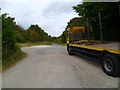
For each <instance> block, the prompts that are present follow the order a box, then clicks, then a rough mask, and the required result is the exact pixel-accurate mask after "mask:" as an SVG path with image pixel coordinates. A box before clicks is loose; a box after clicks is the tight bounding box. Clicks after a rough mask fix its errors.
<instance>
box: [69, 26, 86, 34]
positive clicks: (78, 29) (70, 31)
mask: <svg viewBox="0 0 120 90" xmlns="http://www.w3.org/2000/svg"><path fill="white" fill-rule="evenodd" d="M84 30H85V27H84V26H79V27H71V28H68V29H67V31H68V33H72V32H77V31H82V32H84Z"/></svg>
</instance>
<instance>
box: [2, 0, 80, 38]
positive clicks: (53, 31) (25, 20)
mask: <svg viewBox="0 0 120 90" xmlns="http://www.w3.org/2000/svg"><path fill="white" fill-rule="evenodd" d="M80 2H81V0H43V1H42V0H2V13H9V15H10V16H11V17H15V21H16V22H17V24H18V25H21V26H22V27H23V28H25V29H27V28H28V27H29V26H30V25H31V24H38V25H39V26H40V27H41V28H42V29H44V30H45V32H47V33H48V34H49V35H52V36H59V35H61V34H62V32H63V31H64V30H65V27H66V25H67V22H68V21H69V20H70V19H72V18H74V17H78V14H77V13H75V12H74V11H73V10H72V7H73V6H74V5H77V4H78V3H80Z"/></svg>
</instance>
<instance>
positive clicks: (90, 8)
mask: <svg viewBox="0 0 120 90" xmlns="http://www.w3.org/2000/svg"><path fill="white" fill-rule="evenodd" d="M73 10H74V11H75V12H76V13H78V15H79V17H75V18H72V19H71V20H70V21H69V22H68V24H67V26H66V28H65V31H64V32H63V34H62V35H61V39H63V40H62V42H65V39H66V35H65V34H66V31H67V28H69V27H72V26H82V25H84V26H87V25H88V26H89V27H92V30H91V31H90V33H89V34H90V39H94V40H100V22H99V18H101V26H102V35H103V40H104V41H119V40H120V37H119V33H120V30H119V15H120V5H119V3H118V2H83V3H80V4H78V5H76V6H73ZM99 14H101V17H99Z"/></svg>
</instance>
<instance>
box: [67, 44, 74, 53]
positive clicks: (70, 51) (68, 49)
mask: <svg viewBox="0 0 120 90" xmlns="http://www.w3.org/2000/svg"><path fill="white" fill-rule="evenodd" d="M67 51H68V54H69V55H74V53H72V50H71V48H70V47H69V45H67Z"/></svg>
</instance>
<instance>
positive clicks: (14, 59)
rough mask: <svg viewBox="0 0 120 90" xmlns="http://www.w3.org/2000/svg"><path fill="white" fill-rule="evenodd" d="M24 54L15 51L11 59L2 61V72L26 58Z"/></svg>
mask: <svg viewBox="0 0 120 90" xmlns="http://www.w3.org/2000/svg"><path fill="white" fill-rule="evenodd" d="M26 55H27V54H26V53H24V52H22V51H21V50H17V51H16V53H14V54H13V55H12V56H11V57H9V58H7V59H5V60H2V72H4V71H5V70H7V69H9V68H10V67H12V66H14V65H16V64H17V63H18V62H19V61H21V60H23V58H25V57H26Z"/></svg>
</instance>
